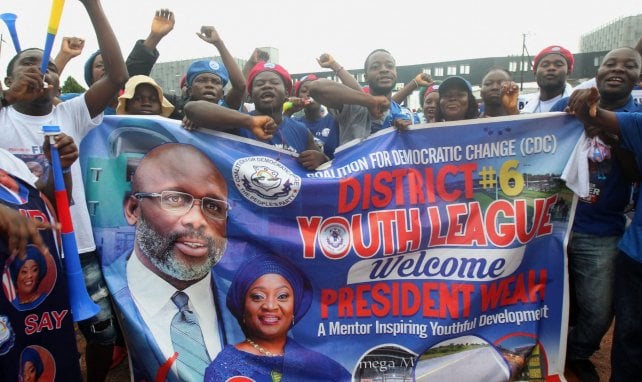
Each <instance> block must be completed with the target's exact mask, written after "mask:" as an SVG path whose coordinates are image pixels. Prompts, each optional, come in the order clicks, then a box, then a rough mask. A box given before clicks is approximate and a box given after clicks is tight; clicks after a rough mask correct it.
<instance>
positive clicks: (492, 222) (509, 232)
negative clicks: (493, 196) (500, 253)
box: [486, 200, 515, 247]
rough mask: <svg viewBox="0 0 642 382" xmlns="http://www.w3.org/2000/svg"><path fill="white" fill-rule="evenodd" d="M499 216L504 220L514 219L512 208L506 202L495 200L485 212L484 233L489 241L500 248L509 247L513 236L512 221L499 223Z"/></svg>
mask: <svg viewBox="0 0 642 382" xmlns="http://www.w3.org/2000/svg"><path fill="white" fill-rule="evenodd" d="M500 215H502V216H503V217H504V218H514V217H515V214H514V212H513V206H512V205H511V204H510V202H509V201H508V200H497V201H494V202H492V203H491V204H490V205H489V206H488V209H487V210H486V233H487V235H488V238H489V239H490V241H492V242H493V243H494V244H495V245H497V246H500V247H505V246H507V245H509V244H510V243H511V242H512V241H513V238H514V236H515V232H514V226H513V222H512V219H510V221H508V222H506V223H499V222H500V221H501V219H500Z"/></svg>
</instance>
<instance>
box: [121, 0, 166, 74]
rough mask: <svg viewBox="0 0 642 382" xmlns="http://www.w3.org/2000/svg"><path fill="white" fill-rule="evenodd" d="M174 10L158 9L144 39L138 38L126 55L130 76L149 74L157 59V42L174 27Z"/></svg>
mask: <svg viewBox="0 0 642 382" xmlns="http://www.w3.org/2000/svg"><path fill="white" fill-rule="evenodd" d="M175 23H176V20H175V19H174V12H172V11H170V10H169V9H159V10H157V11H156V13H155V14H154V18H153V19H152V26H151V30H150V31H149V35H148V36H147V38H146V39H145V40H138V41H136V44H135V45H134V48H133V49H132V51H131V52H130V53H129V56H127V62H126V64H127V71H128V73H129V75H130V76H135V75H138V74H143V75H146V76H149V74H150V73H151V71H152V68H153V67H154V64H155V63H156V60H158V57H159V55H160V54H159V53H158V49H156V47H157V46H158V43H160V41H161V40H162V39H163V38H164V37H165V36H167V35H168V34H169V32H171V31H172V30H173V29H174V24H175Z"/></svg>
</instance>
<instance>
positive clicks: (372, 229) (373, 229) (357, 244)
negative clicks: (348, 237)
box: [352, 214, 381, 258]
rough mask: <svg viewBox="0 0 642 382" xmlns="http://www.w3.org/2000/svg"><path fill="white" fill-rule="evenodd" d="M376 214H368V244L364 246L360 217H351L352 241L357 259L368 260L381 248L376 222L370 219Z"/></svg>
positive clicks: (378, 228) (364, 236) (364, 239)
mask: <svg viewBox="0 0 642 382" xmlns="http://www.w3.org/2000/svg"><path fill="white" fill-rule="evenodd" d="M373 216H376V214H368V227H367V228H369V229H367V231H368V234H369V239H370V243H369V244H366V243H365V241H366V235H365V234H364V227H363V224H362V222H361V215H354V216H353V217H352V240H353V243H352V244H353V246H354V250H355V252H356V253H357V254H358V255H359V257H363V258H370V257H372V256H374V255H376V254H377V252H378V251H379V248H380V247H381V242H380V239H381V232H380V227H379V224H378V221H377V220H376V219H372V217H373Z"/></svg>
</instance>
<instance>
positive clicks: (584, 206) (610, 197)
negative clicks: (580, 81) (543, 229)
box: [551, 97, 640, 236]
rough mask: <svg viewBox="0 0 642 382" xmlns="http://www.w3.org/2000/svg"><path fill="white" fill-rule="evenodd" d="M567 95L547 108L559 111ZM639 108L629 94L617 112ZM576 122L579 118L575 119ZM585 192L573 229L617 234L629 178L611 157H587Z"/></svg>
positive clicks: (628, 193) (628, 195)
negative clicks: (595, 158)
mask: <svg viewBox="0 0 642 382" xmlns="http://www.w3.org/2000/svg"><path fill="white" fill-rule="evenodd" d="M567 105H568V97H567V98H563V99H561V100H559V101H558V102H557V103H556V104H555V105H553V107H552V108H551V111H563V110H564V108H566V106H567ZM639 109H640V108H639V106H638V105H636V104H635V103H634V102H633V98H632V97H629V100H628V102H627V103H626V105H624V106H623V107H621V108H619V109H617V110H615V111H618V112H635V111H638V110H639ZM577 123H580V124H581V122H580V121H579V120H578V121H577ZM587 160H588V159H587ZM589 185H590V190H589V196H587V197H585V198H580V201H579V203H578V204H577V209H576V210H575V219H574V221H573V232H579V233H584V234H589V235H596V236H619V235H622V233H624V226H625V224H626V219H625V217H624V208H625V207H626V206H627V205H628V204H629V201H630V198H631V186H632V182H631V181H630V180H628V179H627V178H626V177H625V176H624V173H623V170H622V166H621V165H620V163H619V161H618V160H617V159H615V158H611V159H607V160H605V161H602V162H599V163H596V162H592V161H589Z"/></svg>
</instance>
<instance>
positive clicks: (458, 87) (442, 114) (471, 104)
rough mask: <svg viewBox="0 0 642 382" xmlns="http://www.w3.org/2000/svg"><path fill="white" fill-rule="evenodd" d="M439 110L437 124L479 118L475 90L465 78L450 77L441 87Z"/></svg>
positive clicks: (436, 116) (436, 117) (436, 118)
mask: <svg viewBox="0 0 642 382" xmlns="http://www.w3.org/2000/svg"><path fill="white" fill-rule="evenodd" d="M438 91H439V108H438V109H437V113H436V115H435V120H436V121H437V122H442V121H443V122H449V121H461V120H464V119H475V118H478V117H479V108H478V107H477V100H476V99H475V96H474V95H473V88H472V86H471V85H470V82H468V81H467V80H466V79H464V78H463V77H459V76H453V77H448V78H446V79H445V80H444V82H442V83H441V84H440V85H439V89H438Z"/></svg>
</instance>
